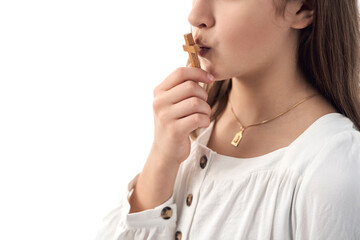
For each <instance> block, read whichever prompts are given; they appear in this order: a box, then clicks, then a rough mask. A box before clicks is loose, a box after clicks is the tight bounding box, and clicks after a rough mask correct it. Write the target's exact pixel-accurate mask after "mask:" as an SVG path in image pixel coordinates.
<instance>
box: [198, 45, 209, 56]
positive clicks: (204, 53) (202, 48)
mask: <svg viewBox="0 0 360 240" xmlns="http://www.w3.org/2000/svg"><path fill="white" fill-rule="evenodd" d="M209 51H210V48H208V47H200V52H198V55H199V56H201V57H205V55H206V54H207V53H208V52H209Z"/></svg>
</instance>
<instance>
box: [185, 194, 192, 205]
mask: <svg viewBox="0 0 360 240" xmlns="http://www.w3.org/2000/svg"><path fill="white" fill-rule="evenodd" d="M192 200H193V195H192V194H191V193H190V194H189V195H188V196H187V198H186V205H188V206H189V207H190V205H191V203H192Z"/></svg>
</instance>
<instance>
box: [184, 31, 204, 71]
mask: <svg viewBox="0 0 360 240" xmlns="http://www.w3.org/2000/svg"><path fill="white" fill-rule="evenodd" d="M184 37H185V42H186V45H183V48H184V51H185V52H188V53H189V59H190V62H191V66H193V67H197V68H200V62H199V58H198V55H197V53H198V52H199V51H200V47H199V45H197V44H195V42H194V38H193V36H192V34H191V33H188V34H185V35H184Z"/></svg>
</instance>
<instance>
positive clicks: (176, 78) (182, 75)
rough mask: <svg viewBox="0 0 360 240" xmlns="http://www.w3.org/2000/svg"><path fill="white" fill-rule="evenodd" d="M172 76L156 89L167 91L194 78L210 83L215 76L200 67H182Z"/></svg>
mask: <svg viewBox="0 0 360 240" xmlns="http://www.w3.org/2000/svg"><path fill="white" fill-rule="evenodd" d="M170 76H171V77H168V78H166V79H165V80H164V81H163V82H162V83H161V84H160V85H159V86H158V87H157V88H156V89H155V91H154V92H156V91H167V90H169V89H171V88H173V87H175V86H177V85H179V84H181V83H183V82H185V81H188V80H192V81H194V82H198V83H199V82H203V83H205V84H210V83H212V82H213V80H214V78H213V77H212V75H211V74H209V73H207V72H206V71H204V70H202V69H200V68H189V67H180V68H178V69H176V70H175V71H174V72H173V73H171V74H170Z"/></svg>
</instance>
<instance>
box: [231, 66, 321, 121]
mask: <svg viewBox="0 0 360 240" xmlns="http://www.w3.org/2000/svg"><path fill="white" fill-rule="evenodd" d="M315 93H317V91H316V89H315V88H314V87H312V86H311V85H310V84H309V83H307V81H306V80H305V78H304V77H303V75H302V74H301V73H300V71H298V70H294V71H291V69H287V70H285V71H284V70H282V71H276V70H274V69H272V70H271V73H269V72H267V73H262V74H257V75H256V76H255V77H254V76H253V77H251V78H238V77H234V78H232V89H231V92H230V95H229V99H230V101H231V103H232V105H233V109H234V111H235V113H236V115H237V117H238V118H239V119H240V121H241V122H242V124H243V125H245V126H247V125H250V124H254V123H258V122H261V121H263V120H267V119H270V118H272V117H275V116H276V115H278V114H280V113H282V112H284V111H285V110H287V109H288V108H289V107H291V106H292V105H294V104H296V103H297V102H299V101H300V100H302V99H304V98H305V97H307V96H310V95H312V94H315Z"/></svg>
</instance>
